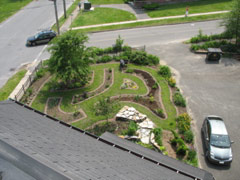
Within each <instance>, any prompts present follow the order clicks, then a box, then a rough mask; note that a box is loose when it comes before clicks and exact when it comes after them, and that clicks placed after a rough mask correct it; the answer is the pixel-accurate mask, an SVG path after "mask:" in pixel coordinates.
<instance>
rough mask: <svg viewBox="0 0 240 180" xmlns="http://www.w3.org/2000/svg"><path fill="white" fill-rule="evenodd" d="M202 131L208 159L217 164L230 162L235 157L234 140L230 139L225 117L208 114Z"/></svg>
mask: <svg viewBox="0 0 240 180" xmlns="http://www.w3.org/2000/svg"><path fill="white" fill-rule="evenodd" d="M202 133H203V141H204V144H205V147H206V157H207V158H208V160H209V161H210V162H212V163H217V164H230V163H231V162H232V158H233V156H232V148H231V144H232V143H233V141H230V138H229V136H228V132H227V129H226V126H225V124H224V122H223V119H222V118H221V117H218V116H215V115H210V116H207V117H206V118H205V120H204V122H203V126H202Z"/></svg>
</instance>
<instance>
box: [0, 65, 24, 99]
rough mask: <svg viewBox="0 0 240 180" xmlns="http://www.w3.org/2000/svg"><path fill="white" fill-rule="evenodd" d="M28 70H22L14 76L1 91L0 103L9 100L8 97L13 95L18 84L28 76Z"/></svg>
mask: <svg viewBox="0 0 240 180" xmlns="http://www.w3.org/2000/svg"><path fill="white" fill-rule="evenodd" d="M26 72H27V70H25V69H24V70H21V71H19V72H17V73H16V74H14V75H13V76H12V77H11V78H10V79H9V80H8V81H7V83H6V84H5V85H4V86H3V87H2V88H1V89H0V101H4V100H6V99H7V98H8V96H9V95H10V94H11V93H12V91H13V90H14V89H15V87H16V86H17V85H18V83H19V82H20V81H21V79H22V78H23V77H24V75H25V74H26Z"/></svg>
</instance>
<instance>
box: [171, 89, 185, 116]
mask: <svg viewBox="0 0 240 180" xmlns="http://www.w3.org/2000/svg"><path fill="white" fill-rule="evenodd" d="M171 90H172V98H173V95H174V93H175V92H177V91H178V89H177V88H176V87H174V88H173V87H171ZM173 104H174V102H173ZM175 107H176V108H177V111H178V114H183V113H186V112H187V108H186V107H181V106H175Z"/></svg>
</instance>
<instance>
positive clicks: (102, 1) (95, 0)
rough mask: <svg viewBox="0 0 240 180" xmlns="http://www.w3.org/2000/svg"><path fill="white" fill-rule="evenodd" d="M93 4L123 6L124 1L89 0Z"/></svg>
mask: <svg viewBox="0 0 240 180" xmlns="http://www.w3.org/2000/svg"><path fill="white" fill-rule="evenodd" d="M89 2H91V3H92V4H123V3H124V1H123V0H89Z"/></svg>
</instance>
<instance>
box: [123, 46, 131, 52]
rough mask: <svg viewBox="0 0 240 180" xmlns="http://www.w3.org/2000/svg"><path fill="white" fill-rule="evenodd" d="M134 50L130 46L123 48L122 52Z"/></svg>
mask: <svg viewBox="0 0 240 180" xmlns="http://www.w3.org/2000/svg"><path fill="white" fill-rule="evenodd" d="M131 50H132V48H131V47H130V46H126V45H125V46H123V47H122V51H131Z"/></svg>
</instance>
